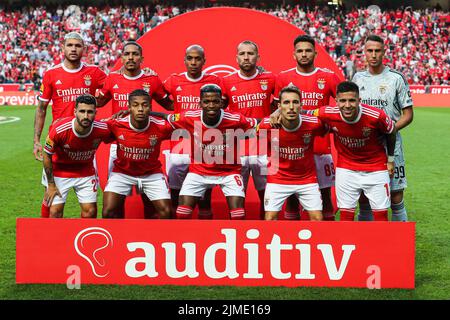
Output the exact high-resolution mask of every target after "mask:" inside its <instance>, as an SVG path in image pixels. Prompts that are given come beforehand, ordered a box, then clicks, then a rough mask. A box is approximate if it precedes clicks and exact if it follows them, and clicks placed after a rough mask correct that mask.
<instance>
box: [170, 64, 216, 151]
mask: <svg viewBox="0 0 450 320" xmlns="http://www.w3.org/2000/svg"><path fill="white" fill-rule="evenodd" d="M208 83H213V84H217V85H218V86H221V80H220V78H219V77H218V76H216V75H213V74H209V73H202V76H201V77H200V78H199V79H192V78H190V77H189V76H188V74H187V72H183V73H174V74H172V75H170V76H169V77H168V78H167V79H166V81H164V90H165V91H166V92H167V93H169V94H170V95H171V96H172V100H173V109H174V113H181V112H186V111H190V110H199V109H200V88H201V87H202V86H204V85H205V84H208ZM190 145H191V141H190V139H183V140H180V141H171V142H170V150H171V152H172V153H179V151H180V150H187V149H190Z"/></svg>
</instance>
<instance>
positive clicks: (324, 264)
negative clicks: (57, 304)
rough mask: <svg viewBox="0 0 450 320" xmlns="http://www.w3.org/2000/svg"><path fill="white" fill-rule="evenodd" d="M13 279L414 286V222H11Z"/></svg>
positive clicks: (142, 283)
mask: <svg viewBox="0 0 450 320" xmlns="http://www.w3.org/2000/svg"><path fill="white" fill-rule="evenodd" d="M16 239H17V248H16V249H17V250H16V254H17V256H16V282H17V283H62V284H64V283H66V284H68V283H69V282H70V281H72V280H73V279H74V276H75V278H77V279H79V281H80V283H81V284H121V285H130V284H137V285H200V286H211V285H226V286H286V287H300V286H308V287H359V288H408V289H412V288H414V256H415V223H413V222H406V223H392V222H290V221H289V222H288V221H251V222H250V221H228V220H213V221H205V220H191V221H185V220H139V219H128V220H89V219H85V220H83V219H38V218H37V219H29V218H18V219H17V237H16Z"/></svg>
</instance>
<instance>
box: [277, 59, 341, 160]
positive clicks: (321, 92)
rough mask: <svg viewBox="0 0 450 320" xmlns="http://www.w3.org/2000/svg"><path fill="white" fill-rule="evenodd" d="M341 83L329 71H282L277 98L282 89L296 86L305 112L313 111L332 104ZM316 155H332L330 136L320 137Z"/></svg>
mask: <svg viewBox="0 0 450 320" xmlns="http://www.w3.org/2000/svg"><path fill="white" fill-rule="evenodd" d="M340 82H341V81H340V80H339V78H338V77H337V75H336V74H335V73H334V72H333V71H331V70H328V69H323V68H315V69H314V71H313V72H311V73H303V72H299V71H298V70H297V68H292V69H289V70H286V71H282V72H281V73H280V74H279V75H278V76H277V81H276V85H275V98H276V99H278V97H279V95H280V91H281V89H283V88H284V87H286V86H288V85H294V86H296V87H297V88H299V89H300V90H301V92H302V105H303V109H305V110H312V109H316V108H318V107H322V106H327V105H329V104H330V98H331V97H333V98H335V97H336V87H337V85H338V84H339V83H340ZM314 153H315V154H330V153H331V145H330V136H329V135H326V136H325V137H323V138H322V137H318V138H317V139H315V143H314Z"/></svg>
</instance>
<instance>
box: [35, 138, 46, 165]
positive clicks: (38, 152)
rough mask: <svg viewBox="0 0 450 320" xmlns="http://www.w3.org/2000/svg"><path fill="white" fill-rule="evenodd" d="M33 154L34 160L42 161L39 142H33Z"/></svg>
mask: <svg viewBox="0 0 450 320" xmlns="http://www.w3.org/2000/svg"><path fill="white" fill-rule="evenodd" d="M33 154H34V157H35V158H36V160H39V161H43V160H44V158H43V157H42V145H41V144H40V143H39V142H35V143H34V146H33Z"/></svg>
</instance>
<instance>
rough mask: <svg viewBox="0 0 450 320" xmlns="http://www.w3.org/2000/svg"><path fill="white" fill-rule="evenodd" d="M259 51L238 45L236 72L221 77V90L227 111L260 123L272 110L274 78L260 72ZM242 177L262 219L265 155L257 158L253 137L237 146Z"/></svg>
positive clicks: (253, 46)
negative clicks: (255, 196) (252, 188)
mask: <svg viewBox="0 0 450 320" xmlns="http://www.w3.org/2000/svg"><path fill="white" fill-rule="evenodd" d="M259 60H260V56H259V49H258V46H257V45H256V43H254V42H253V41H249V40H246V41H242V42H241V43H239V45H238V46H237V54H236V62H237V63H238V66H239V70H238V71H236V72H234V73H232V74H230V75H227V76H225V77H223V79H222V86H223V89H224V96H225V97H226V99H227V104H228V110H229V111H231V112H238V113H241V114H242V115H244V116H245V117H248V118H259V119H262V118H264V117H267V116H269V115H270V114H271V112H272V111H273V110H274V109H275V108H276V106H275V105H273V104H272V101H273V100H272V94H273V93H274V90H275V75H274V74H272V73H271V72H267V71H260V70H259V69H258V68H257V64H258V62H259ZM239 151H240V155H241V157H240V160H241V164H242V172H241V174H242V177H243V179H244V187H245V190H247V186H248V181H249V177H250V173H251V174H252V177H253V183H254V185H255V189H256V190H257V192H258V196H259V199H260V219H261V220H263V219H264V205H263V203H264V190H265V188H266V181H267V179H266V169H267V155H266V154H260V150H258V143H257V139H256V137H255V138H253V139H244V140H242V142H241V144H240V148H239Z"/></svg>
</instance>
